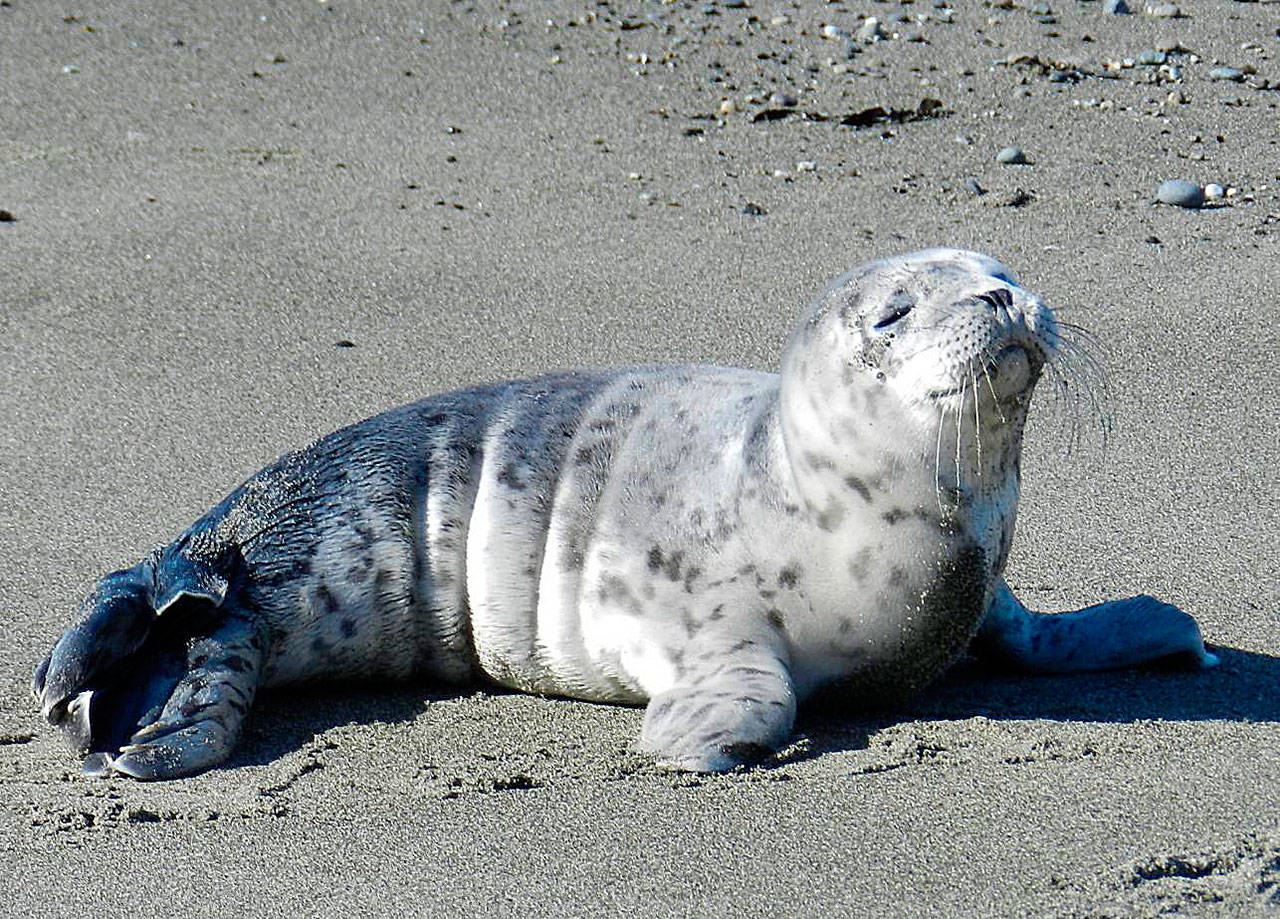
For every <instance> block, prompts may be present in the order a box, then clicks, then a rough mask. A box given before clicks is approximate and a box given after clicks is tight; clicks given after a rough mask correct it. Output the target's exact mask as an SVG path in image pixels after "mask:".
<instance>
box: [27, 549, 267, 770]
mask: <svg viewBox="0 0 1280 919" xmlns="http://www.w3.org/2000/svg"><path fill="white" fill-rule="evenodd" d="M227 587H228V584H227V581H226V580H225V579H223V578H221V577H219V576H218V575H217V574H216V573H215V571H214V569H213V568H212V567H211V566H209V565H207V564H204V563H201V562H198V561H194V560H191V559H189V558H187V557H185V556H183V555H182V554H181V553H179V552H176V551H171V550H167V551H166V552H163V553H157V554H155V555H153V556H151V557H150V558H148V559H146V560H145V561H143V562H140V563H139V564H138V565H135V566H134V567H133V568H130V569H127V570H125V571H117V572H115V573H113V574H110V575H107V576H106V577H104V578H103V579H102V580H101V581H99V582H98V585H97V587H96V588H95V590H94V591H93V593H91V594H90V595H89V596H88V597H87V598H86V600H85V603H84V608H83V610H84V613H85V615H84V618H83V619H82V620H81V621H80V622H79V623H77V624H76V625H74V626H72V627H71V628H70V629H68V630H67V632H66V634H64V635H63V636H62V638H61V639H60V640H59V641H58V643H57V644H56V645H55V646H54V649H53V651H52V652H51V653H50V654H49V656H48V657H46V658H45V660H44V661H43V662H42V663H41V664H40V665H39V666H38V667H37V668H36V670H35V673H34V675H33V677H32V692H33V693H34V694H35V697H36V700H37V701H38V702H39V703H40V706H41V709H42V711H43V713H44V716H45V717H46V718H47V719H48V720H49V722H50V723H51V724H53V725H56V726H57V727H59V728H61V729H62V731H63V733H64V734H65V735H66V737H67V740H68V742H69V743H70V744H71V747H72V749H74V750H75V751H76V752H77V753H78V754H80V755H81V756H84V757H86V760H85V771H86V772H88V773H90V774H97V775H106V774H110V773H113V772H115V773H122V774H125V775H131V776H134V777H136V778H146V779H161V778H176V777H178V776H183V775H191V774H193V773H195V772H201V771H203V770H205V769H208V768H209V767H210V766H213V765H216V764H217V763H218V762H220V761H222V760H223V759H225V758H226V757H227V756H228V755H229V754H230V753H231V750H232V749H233V748H234V747H235V744H236V741H237V739H238V738H239V734H240V730H241V726H242V723H243V721H244V717H245V714H246V713H247V712H248V709H249V705H250V704H251V703H252V701H253V694H254V692H255V690H256V688H257V685H258V680H259V674H260V672H261V668H262V661H263V657H264V652H265V647H266V641H265V638H264V636H263V635H262V634H260V631H259V629H258V627H257V626H256V624H255V620H254V619H253V618H252V617H250V616H248V615H245V614H243V613H242V612H241V611H239V610H238V609H236V608H235V604H234V603H231V602H226V594H227Z"/></svg>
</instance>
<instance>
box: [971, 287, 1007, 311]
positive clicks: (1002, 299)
mask: <svg viewBox="0 0 1280 919" xmlns="http://www.w3.org/2000/svg"><path fill="white" fill-rule="evenodd" d="M974 299H975V300H981V301H982V302H983V303H985V304H987V306H989V307H991V310H992V312H996V311H998V310H1001V309H1006V310H1008V309H1012V308H1013V294H1011V293H1009V291H1008V290H1006V289H1005V288H1003V287H1001V288H998V289H997V290H989V291H987V292H986V293H981V294H978V295H977V296H976V297H974Z"/></svg>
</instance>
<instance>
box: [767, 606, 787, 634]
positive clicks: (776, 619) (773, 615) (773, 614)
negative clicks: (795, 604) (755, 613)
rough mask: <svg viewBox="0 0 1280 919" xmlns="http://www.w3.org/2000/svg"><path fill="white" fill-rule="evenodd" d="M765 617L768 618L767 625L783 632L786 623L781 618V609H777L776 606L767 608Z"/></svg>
mask: <svg viewBox="0 0 1280 919" xmlns="http://www.w3.org/2000/svg"><path fill="white" fill-rule="evenodd" d="M765 618H766V619H768V620H769V625H771V626H773V627H774V628H775V629H777V630H778V631H779V632H785V631H786V630H787V623H786V621H785V620H784V619H783V618H782V610H780V609H778V608H777V607H776V606H773V607H770V608H769V612H767V613H766V614H765Z"/></svg>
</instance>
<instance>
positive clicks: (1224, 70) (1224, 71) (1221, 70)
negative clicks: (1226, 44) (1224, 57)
mask: <svg viewBox="0 0 1280 919" xmlns="http://www.w3.org/2000/svg"><path fill="white" fill-rule="evenodd" d="M1209 79H1210V80H1230V81H1231V82H1233V83H1239V82H1240V81H1241V80H1243V79H1244V71H1243V70H1240V69H1239V68H1236V67H1215V68H1213V69H1212V70H1210V71H1209Z"/></svg>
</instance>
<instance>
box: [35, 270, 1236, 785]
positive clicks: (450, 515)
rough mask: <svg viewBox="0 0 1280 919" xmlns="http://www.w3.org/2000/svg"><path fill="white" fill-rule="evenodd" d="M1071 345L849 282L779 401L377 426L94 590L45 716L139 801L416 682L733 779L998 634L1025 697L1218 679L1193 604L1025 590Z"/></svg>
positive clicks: (49, 670)
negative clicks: (273, 726)
mask: <svg viewBox="0 0 1280 919" xmlns="http://www.w3.org/2000/svg"><path fill="white" fill-rule="evenodd" d="M1059 341H1060V337H1059V333H1058V330H1057V326H1056V324H1055V322H1054V319H1053V316H1052V313H1051V312H1050V311H1049V310H1048V308H1047V307H1046V306H1044V304H1042V303H1041V302H1040V301H1039V300H1038V299H1037V298H1035V297H1034V296H1033V295H1031V294H1029V293H1027V292H1026V291H1023V290H1022V289H1021V288H1019V287H1018V286H1017V285H1016V284H1015V283H1014V282H1013V281H1012V279H1011V278H1010V276H1009V274H1008V272H1007V271H1006V270H1005V269H1003V268H1002V267H1001V266H1000V265H998V264H997V263H995V262H993V261H992V260H990V259H988V258H986V257H984V256H979V255H976V254H974V253H964V252H956V251H953V250H939V251H932V252H926V253H919V254H916V255H913V256H906V257H903V258H899V259H893V260H889V261H885V262H878V263H875V264H872V265H869V266H865V267H863V268H860V269H855V270H854V271H852V272H849V273H847V274H846V275H843V276H841V277H840V278H838V279H836V281H835V282H833V284H832V285H831V286H830V287H829V288H828V290H827V291H826V292H825V293H824V294H823V295H821V296H820V297H819V298H818V300H817V301H816V302H815V304H814V305H813V307H812V308H811V309H810V311H809V313H808V314H807V316H806V317H805V318H804V319H803V320H802V321H801V322H800V323H799V324H798V325H797V327H796V329H795V331H794V333H793V335H792V338H791V341H790V342H789V344H788V347H787V350H786V352H785V355H784V360H783V368H782V373H781V375H780V376H775V375H772V374H765V373H756V372H752V371H745V370H733V369H726V368H715V367H646V368H635V369H629V370H622V371H612V372H581V373H566V374H561V375H557V376H547V377H541V378H538V379H533V380H527V381H519V382H512V383H503V384H496V385H491V386H486V387H482V388H477V389H470V390H464V391H459V392H454V393H447V394H444V395H440V396H435V397H431V398H428V399H425V400H423V401H421V402H417V403H414V404H412V405H408V406H405V407H403V408H400V409H396V410H393V411H390V412H387V413H385V414H383V415H379V416H377V417H375V418H372V419H369V420H367V421H364V422H361V423H359V424H356V425H353V426H351V427H349V428H345V429H343V430H341V431H338V432H336V433H334V434H332V435H329V436H328V437H326V438H323V439H321V440H320V441H318V442H316V443H315V444H313V445H312V446H311V447H308V448H306V449H304V450H301V451H299V452H297V453H293V454H290V455H288V456H286V457H284V458H283V459H281V460H280V461H279V462H277V463H275V464H274V465H272V466H270V467H268V468H267V469H265V470H263V471H262V472H260V473H259V474H258V475H256V476H254V477H253V478H252V479H250V480H249V481H248V482H246V483H245V484H244V485H242V486H241V487H240V488H239V489H237V490H236V491H235V492H234V493H233V494H231V495H230V496H228V498H227V499H226V500H224V501H223V502H222V503H221V504H219V505H218V506H217V507H215V508H214V509H212V510H211V511H210V512H209V513H207V514H206V515H205V516H204V517H203V518H201V519H200V520H199V521H197V522H196V523H195V524H194V525H193V526H192V527H191V528H190V529H189V530H188V531H187V532H186V533H184V534H183V535H182V536H181V537H180V538H179V539H178V540H176V541H175V542H174V543H172V544H171V545H169V546H166V547H163V548H160V549H157V550H156V551H155V552H153V553H152V555H151V556H149V557H148V558H147V559H145V560H144V561H143V562H141V563H139V564H138V565H137V566H134V568H131V569H127V570H125V571H121V572H116V573H115V574H113V575H109V576H107V577H106V578H104V579H103V580H102V581H101V582H100V583H99V586H98V588H97V590H95V592H94V593H93V594H92V595H90V597H89V598H88V599H87V600H86V610H85V612H86V617H85V619H84V620H83V621H82V622H81V623H80V624H79V625H77V626H75V627H73V628H72V629H71V630H69V631H68V633H67V635H66V636H64V637H63V639H62V641H60V642H59V644H58V645H57V647H55V649H54V651H53V653H52V655H51V656H50V658H48V659H46V661H45V662H44V663H43V664H42V665H41V666H40V667H39V668H37V672H36V676H35V691H36V695H37V697H38V698H39V700H40V701H41V702H42V704H43V706H44V709H45V713H46V715H47V716H48V717H49V718H50V720H52V721H53V722H55V723H58V724H60V725H61V726H63V728H64V729H65V730H66V731H67V733H68V735H69V736H70V737H71V739H72V742H73V745H74V746H76V747H77V749H79V750H80V751H81V752H83V753H89V754H92V756H91V758H90V761H89V763H90V768H91V769H93V770H95V771H103V772H105V771H115V772H121V773H125V774H129V775H135V776H138V777H141V778H164V777H171V776H176V775H183V774H189V773H191V772H195V771H199V770H201V769H204V768H208V767H209V766H210V765H213V764H215V763H217V762H219V761H221V760H222V759H224V758H225V757H226V756H227V755H228V754H229V753H230V751H231V749H232V748H233V747H234V744H235V742H236V740H237V738H238V735H239V731H240V727H241V724H242V722H243V718H244V715H245V714H246V713H247V711H248V708H249V706H250V705H251V703H252V700H253V694H254V692H255V690H256V688H257V687H258V686H260V685H278V684H285V683H293V682H299V681H306V680H318V679H339V678H378V679H386V678H396V679H407V678H415V677H418V678H430V679H435V680H443V681H448V682H467V681H471V680H474V679H477V678H482V679H488V680H490V681H492V682H495V683H498V684H500V685H503V686H507V687H511V688H514V689H520V690H526V691H530V692H539V693H548V694H555V695H564V696H571V697H575V698H582V699H591V700H598V701H611V702H628V703H642V702H648V704H649V708H648V712H647V714H646V719H645V727H644V731H643V734H642V738H641V746H642V748H644V749H646V750H649V751H651V752H653V753H655V754H656V755H657V756H658V758H659V759H660V761H662V762H663V763H665V764H668V765H671V766H675V767H678V768H685V769H694V770H712V771H716V770H723V769H727V768H730V767H732V766H734V765H736V764H738V763H740V762H744V761H749V760H751V759H753V758H759V757H760V756H761V755H764V754H767V753H768V752H771V751H773V750H775V749H777V748H778V747H779V746H781V745H782V744H783V743H784V742H785V741H786V739H787V737H788V736H789V734H790V730H791V725H792V722H793V720H794V716H795V708H796V703H797V701H798V700H801V699H803V698H805V697H806V696H808V695H810V694H811V693H812V692H814V691H815V690H817V689H819V688H820V687H825V686H832V685H835V686H838V687H839V689H838V691H839V692H842V693H845V694H846V695H847V696H848V698H849V699H850V701H851V702H852V703H854V704H856V703H857V702H858V700H859V699H860V698H865V697H866V695H867V694H869V693H875V694H880V693H884V692H901V691H905V690H910V689H915V688H918V687H920V686H922V685H923V684H924V683H926V682H927V681H928V680H930V679H931V678H932V677H934V676H935V675H937V674H938V673H939V672H940V671H941V670H942V669H943V668H945V667H946V666H947V665H948V664H949V663H950V662H951V661H952V660H954V659H955V657H956V656H958V655H959V654H960V653H961V652H962V651H963V650H964V649H965V647H966V646H967V645H968V644H969V642H970V641H971V639H972V638H973V637H974V636H975V633H978V632H979V627H980V626H982V629H981V635H980V638H981V641H980V642H979V644H978V646H977V647H979V648H980V649H986V650H989V651H992V652H994V653H996V654H999V655H1002V656H1004V657H1007V658H1012V659H1014V660H1016V661H1018V662H1020V663H1022V664H1024V665H1027V666H1032V667H1041V668H1048V669H1080V668H1086V667H1090V666H1096V665H1105V666H1121V665H1124V664H1128V663H1133V662H1136V661H1139V660H1144V659H1149V658H1151V657H1158V656H1164V655H1167V654H1173V653H1186V654H1189V655H1192V656H1194V657H1196V659H1198V660H1199V661H1200V662H1201V663H1206V664H1207V663H1212V660H1213V659H1212V657H1211V655H1208V654H1207V653H1206V652H1205V651H1204V648H1203V644H1202V643H1201V640H1200V636H1199V632H1198V630H1197V629H1196V626H1195V623H1194V622H1193V621H1192V620H1191V619H1190V618H1189V617H1187V616H1186V615H1185V614H1183V613H1181V612H1180V611H1178V610H1176V609H1174V608H1173V607H1169V606H1165V605H1163V604H1158V603H1156V602H1155V601H1151V600H1149V599H1148V598H1138V599H1136V600H1133V601H1124V602H1122V603H1119V604H1109V605H1106V606H1103V607H1098V608H1093V609H1091V610H1086V611H1081V612H1079V613H1075V614H1070V615H1063V616H1054V617H1038V616H1036V615H1034V614H1030V613H1028V612H1027V611H1026V610H1025V609H1024V608H1022V607H1021V605H1020V604H1018V603H1017V601H1016V600H1015V599H1014V598H1013V596H1012V594H1011V593H1010V592H1009V591H1008V589H1007V587H1004V586H1003V582H1002V581H1001V573H1002V571H1003V567H1004V562H1005V558H1006V556H1007V553H1008V549H1009V544H1010V540H1011V538H1012V533H1013V524H1014V516H1015V511H1016V505H1017V495H1018V484H1019V455H1020V447H1021V436H1022V428H1023V422H1024V420H1025V417H1026V411H1027V407H1028V405H1029V403H1030V398H1031V392H1032V389H1033V388H1034V386H1035V383H1036V380H1037V379H1038V377H1039V375H1040V372H1041V370H1042V368H1044V367H1045V366H1046V365H1047V364H1050V363H1051V362H1053V361H1055V360H1057V359H1058V357H1059V352H1060V346H1059ZM1140 618H1141V619H1146V620H1147V621H1146V622H1145V623H1144V624H1142V625H1139V624H1138V623H1137V622H1133V621H1132V620H1136V619H1140ZM984 620H985V622H986V624H985V626H984V625H983V623H984ZM1117 623H1120V624H1121V625H1122V626H1123V627H1124V628H1125V629H1126V630H1127V631H1126V633H1125V634H1122V635H1120V636H1118V637H1117V636H1115V635H1113V634H1110V631H1114V626H1115V625H1116V624H1117ZM1100 639H1101V643H1100Z"/></svg>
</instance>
